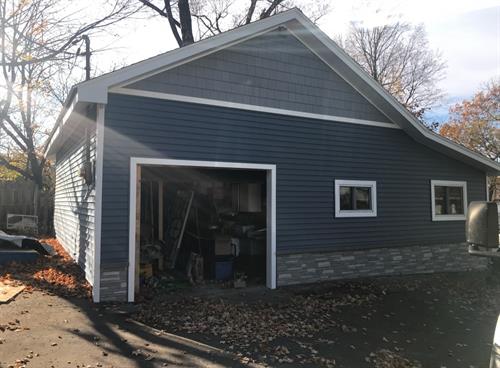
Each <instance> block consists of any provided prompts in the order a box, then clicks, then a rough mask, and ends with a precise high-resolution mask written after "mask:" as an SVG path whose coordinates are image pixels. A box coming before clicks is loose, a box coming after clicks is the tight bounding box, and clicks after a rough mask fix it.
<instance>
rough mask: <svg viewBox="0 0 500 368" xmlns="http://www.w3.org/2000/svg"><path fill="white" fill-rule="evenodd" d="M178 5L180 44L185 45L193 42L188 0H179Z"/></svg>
mask: <svg viewBox="0 0 500 368" xmlns="http://www.w3.org/2000/svg"><path fill="white" fill-rule="evenodd" d="M178 7H179V21H180V23H181V34H182V46H186V45H189V44H192V43H193V42H194V37H193V26H192V24H191V10H190V9H189V0H179V3H178Z"/></svg>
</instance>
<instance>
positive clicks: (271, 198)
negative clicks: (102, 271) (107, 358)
mask: <svg viewBox="0 0 500 368" xmlns="http://www.w3.org/2000/svg"><path fill="white" fill-rule="evenodd" d="M143 165H149V166H152V165H155V166H176V167H200V168H221V169H244V170H263V171H266V172H267V192H266V196H267V257H266V286H267V287H268V288H270V289H275V288H276V165H270V164H254V163H239V162H225V161H191V160H175V159H166V158H165V159H164V158H148V157H131V158H130V183H129V185H130V192H129V194H130V195H129V247H128V252H129V267H128V288H127V291H128V297H127V299H128V301H129V302H133V301H134V297H135V295H134V294H135V267H136V230H137V229H136V222H137V221H136V220H137V217H136V216H137V214H136V210H137V209H136V207H137V169H138V168H139V167H140V166H143Z"/></svg>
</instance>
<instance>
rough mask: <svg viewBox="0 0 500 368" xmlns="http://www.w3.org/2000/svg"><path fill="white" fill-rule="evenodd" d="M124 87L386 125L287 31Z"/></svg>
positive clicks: (266, 35)
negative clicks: (356, 119) (364, 120)
mask: <svg viewBox="0 0 500 368" xmlns="http://www.w3.org/2000/svg"><path fill="white" fill-rule="evenodd" d="M128 88H134V89H142V90H147V91H154V92H163V93H171V94H179V95H186V96H194V97H200V98H209V99H216V100H223V101H230V102H237V103H244V104H251V105H259V106H266V107H274V108H281V109H287V110H296V111H303V112H308V113H316V114H325V115H336V116H343V117H350V118H358V119H368V120H376V121H383V122H388V120H387V118H386V117H385V116H384V115H382V113H380V112H379V110H377V109H376V108H375V107H374V106H373V105H371V104H370V103H369V102H368V101H367V100H366V99H365V98H364V97H362V96H361V95H360V94H359V93H358V92H357V91H356V90H354V89H353V88H352V87H351V86H350V85H349V84H347V82H345V81H344V80H343V79H342V78H341V77H340V76H339V75H337V74H336V73H335V72H333V71H332V70H331V69H330V68H329V67H328V66H326V64H324V63H323V62H322V61H321V60H320V59H319V58H318V57H317V56H316V55H314V54H313V53H312V52H311V51H310V50H308V49H307V48H306V47H305V46H304V45H303V44H302V43H300V41H298V40H297V39H296V38H295V37H294V36H292V35H291V34H290V33H289V32H288V31H285V30H281V31H272V32H270V33H268V34H265V35H262V36H258V37H256V38H254V39H251V40H248V41H245V42H243V43H241V44H238V45H235V46H232V47H229V48H227V49H225V50H221V51H218V52H216V53H214V54H211V55H208V56H205V57H202V58H200V59H197V60H194V61H192V62H189V63H187V64H184V65H181V66H179V67H176V68H174V69H171V70H168V71H165V72H162V73H159V74H157V75H154V76H151V77H149V78H146V79H144V80H141V81H139V82H135V83H133V84H131V85H130V86H128Z"/></svg>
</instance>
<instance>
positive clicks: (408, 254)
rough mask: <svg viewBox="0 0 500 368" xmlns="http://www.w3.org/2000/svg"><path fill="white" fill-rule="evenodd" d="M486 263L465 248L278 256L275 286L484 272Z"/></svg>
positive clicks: (391, 249) (405, 248)
mask: <svg viewBox="0 0 500 368" xmlns="http://www.w3.org/2000/svg"><path fill="white" fill-rule="evenodd" d="M487 265H488V259H486V258H484V257H474V256H471V255H469V254H468V253H467V246H466V244H463V243H462V244H445V245H439V246H437V245H433V246H411V247H395V248H378V249H369V250H354V251H342V252H329V253H302V254H288V255H278V256H277V271H278V286H285V285H293V284H304V283H312V282H318V281H326V280H335V279H343V278H345V279H349V278H359V277H367V276H388V275H404V274H417V273H433V272H446V271H466V270H472V269H484V268H486V267H487Z"/></svg>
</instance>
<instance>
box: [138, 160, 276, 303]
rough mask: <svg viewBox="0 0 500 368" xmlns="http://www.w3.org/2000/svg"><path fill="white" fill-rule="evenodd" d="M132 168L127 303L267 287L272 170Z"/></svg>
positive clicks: (271, 273)
mask: <svg viewBox="0 0 500 368" xmlns="http://www.w3.org/2000/svg"><path fill="white" fill-rule="evenodd" d="M135 166H136V167H135V173H136V177H135V183H136V186H135V189H136V190H135V205H134V206H133V207H135V236H134V239H135V242H134V258H135V259H134V265H135V267H133V268H134V272H133V280H130V279H131V275H130V274H129V282H130V281H133V285H134V289H133V293H134V294H135V295H138V294H140V295H143V296H147V294H148V293H152V292H153V293H156V292H161V290H164V291H167V292H168V291H171V290H175V289H179V288H184V287H190V286H210V287H215V288H219V287H220V288H244V287H248V286H255V285H267V286H268V287H271V288H273V287H274V283H275V281H273V280H274V278H275V275H274V273H275V271H273V269H274V266H273V262H274V260H273V258H274V257H273V255H274V252H273V251H272V248H273V247H272V243H273V241H272V239H273V238H272V236H271V235H272V233H273V231H270V229H272V228H273V226H274V225H273V221H271V219H272V218H273V209H272V207H273V203H274V202H273V200H272V196H271V194H272V181H273V180H272V178H273V171H272V170H265V169H256V168H252V169H245V168H235V167H230V168H225V167H199V166H182V165H181V166H176V165H147V164H143V165H139V164H138V165H135ZM216 166H220V165H216ZM132 170H133V168H132ZM131 195H132V194H131ZM131 203H132V202H131ZM131 207H132V206H131ZM273 230H274V229H273ZM131 235H132V234H131ZM129 291H130V290H129Z"/></svg>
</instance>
